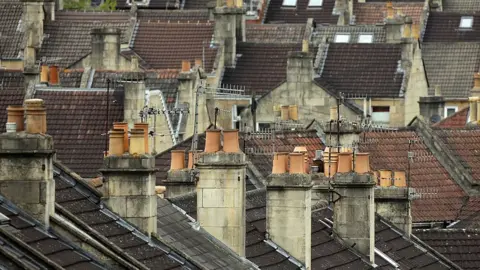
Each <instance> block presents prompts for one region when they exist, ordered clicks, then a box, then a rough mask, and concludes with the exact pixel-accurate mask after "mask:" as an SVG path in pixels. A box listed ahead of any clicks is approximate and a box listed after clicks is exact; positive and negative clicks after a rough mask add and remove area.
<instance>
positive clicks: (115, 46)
mask: <svg viewBox="0 0 480 270" xmlns="http://www.w3.org/2000/svg"><path fill="white" fill-rule="evenodd" d="M91 35H92V54H91V56H90V62H91V66H92V68H94V69H108V70H118V69H119V62H120V36H121V31H120V29H116V28H95V29H92V32H91Z"/></svg>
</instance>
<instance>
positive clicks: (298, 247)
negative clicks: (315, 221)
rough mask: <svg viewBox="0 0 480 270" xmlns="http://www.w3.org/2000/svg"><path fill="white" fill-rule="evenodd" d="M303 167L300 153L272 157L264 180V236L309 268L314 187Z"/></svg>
mask: <svg viewBox="0 0 480 270" xmlns="http://www.w3.org/2000/svg"><path fill="white" fill-rule="evenodd" d="M287 163H289V166H287V165H288V164H287ZM305 168H306V167H305V156H304V154H303V153H290V154H288V159H287V153H276V154H275V156H274V157H273V169H272V174H271V175H270V176H269V177H268V179H267V234H268V236H269V237H270V238H271V239H272V240H273V241H274V242H275V243H276V244H278V245H279V246H281V247H282V248H284V249H285V250H286V251H287V252H288V253H290V254H291V255H292V256H293V257H295V259H297V260H299V261H301V262H303V263H304V264H305V267H306V269H311V260H312V258H311V244H312V243H311V234H312V225H311V222H312V201H311V200H312V194H311V189H312V186H313V185H312V179H311V177H310V175H309V174H307V173H306V170H305ZM287 171H288V172H287Z"/></svg>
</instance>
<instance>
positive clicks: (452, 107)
mask: <svg viewBox="0 0 480 270" xmlns="http://www.w3.org/2000/svg"><path fill="white" fill-rule="evenodd" d="M449 109H454V110H455V112H454V113H453V114H455V113H457V112H458V106H445V112H444V114H443V116H444V117H445V118H446V117H448V110H449Z"/></svg>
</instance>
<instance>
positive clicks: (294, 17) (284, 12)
mask: <svg viewBox="0 0 480 270" xmlns="http://www.w3.org/2000/svg"><path fill="white" fill-rule="evenodd" d="M187 1H188V0H187ZM308 2H309V0H297V5H296V7H283V6H282V5H283V0H270V3H269V4H268V10H267V14H266V17H265V23H275V22H283V23H306V22H307V20H308V19H309V18H313V19H314V21H315V22H316V23H317V24H322V23H325V24H337V22H338V15H333V8H334V6H335V0H324V1H323V6H322V7H318V8H317V7H316V8H309V7H308Z"/></svg>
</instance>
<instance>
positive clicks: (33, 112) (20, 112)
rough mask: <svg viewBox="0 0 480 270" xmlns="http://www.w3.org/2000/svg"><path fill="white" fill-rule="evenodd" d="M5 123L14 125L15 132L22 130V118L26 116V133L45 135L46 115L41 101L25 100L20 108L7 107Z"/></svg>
mask: <svg viewBox="0 0 480 270" xmlns="http://www.w3.org/2000/svg"><path fill="white" fill-rule="evenodd" d="M7 111H8V119H7V123H15V124H16V126H17V127H16V130H17V132H20V131H23V130H24V125H23V118H24V114H25V115H26V117H25V118H26V130H25V131H26V132H27V133H31V134H38V133H41V134H45V133H47V114H46V112H45V106H44V103H43V100H42V99H27V100H25V108H24V107H22V106H8V108H7Z"/></svg>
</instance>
